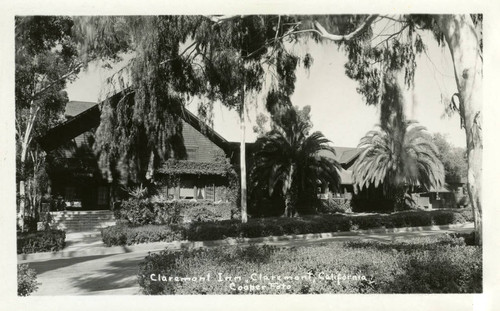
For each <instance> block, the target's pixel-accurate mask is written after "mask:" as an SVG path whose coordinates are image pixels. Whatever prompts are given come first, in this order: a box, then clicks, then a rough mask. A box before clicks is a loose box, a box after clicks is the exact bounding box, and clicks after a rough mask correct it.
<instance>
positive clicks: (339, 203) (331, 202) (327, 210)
mask: <svg viewBox="0 0 500 311" xmlns="http://www.w3.org/2000/svg"><path fill="white" fill-rule="evenodd" d="M318 212H320V213H323V214H333V213H352V206H351V200H350V199H344V198H332V197H329V198H328V200H321V202H320V203H319V205H318Z"/></svg>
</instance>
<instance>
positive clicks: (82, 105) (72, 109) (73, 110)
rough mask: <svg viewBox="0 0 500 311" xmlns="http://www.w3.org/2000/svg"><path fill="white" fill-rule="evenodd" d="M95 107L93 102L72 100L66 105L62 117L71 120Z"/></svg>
mask: <svg viewBox="0 0 500 311" xmlns="http://www.w3.org/2000/svg"><path fill="white" fill-rule="evenodd" d="M96 105H97V103H93V102H82V101H74V100H72V101H70V102H68V103H67V104H66V109H65V110H64V116H65V117H66V118H72V117H74V116H76V115H79V114H80V113H82V112H84V111H85V110H88V109H90V108H92V107H94V106H96Z"/></svg>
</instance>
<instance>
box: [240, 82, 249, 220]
mask: <svg viewBox="0 0 500 311" xmlns="http://www.w3.org/2000/svg"><path fill="white" fill-rule="evenodd" d="M245 111H246V109H245V93H244V90H242V96H241V110H240V127H241V143H240V170H241V172H240V173H241V222H242V223H246V222H247V221H248V215H247V165H246V150H245V149H246V148H245V147H246V146H245V122H246V118H245Z"/></svg>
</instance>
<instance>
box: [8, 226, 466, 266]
mask: <svg viewBox="0 0 500 311" xmlns="http://www.w3.org/2000/svg"><path fill="white" fill-rule="evenodd" d="M473 228H474V223H472V222H467V223H463V224H453V225H442V226H436V225H434V226H424V227H403V228H390V229H385V228H379V229H369V230H357V231H343V232H325V233H307V234H291V235H282V236H268V237H258V238H226V239H224V240H213V241H174V242H152V243H143V244H135V245H128V246H127V245H124V246H112V247H106V246H104V245H103V246H99V247H96V248H91V249H86V250H73V251H68V250H62V251H59V252H43V253H32V254H19V255H18V256H17V261H18V264H19V263H26V262H30V261H39V260H52V259H65V258H74V257H86V256H98V255H118V254H124V253H130V252H138V251H150V252H157V251H162V250H164V249H165V248H167V247H168V248H172V249H174V250H178V249H192V248H200V247H212V246H223V245H238V244H249V243H263V242H279V241H301V240H302V241H308V240H321V239H327V238H332V237H336V236H354V235H361V234H374V233H399V232H414V231H439V230H448V229H473Z"/></svg>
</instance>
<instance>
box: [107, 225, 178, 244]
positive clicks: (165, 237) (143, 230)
mask: <svg viewBox="0 0 500 311" xmlns="http://www.w3.org/2000/svg"><path fill="white" fill-rule="evenodd" d="M101 234H102V241H103V242H104V245H106V246H115V245H133V244H140V243H149V242H159V241H164V242H172V241H178V240H184V235H183V230H181V229H179V228H177V227H176V226H167V225H163V226H158V225H145V226H130V225H127V224H118V225H116V226H111V227H107V228H103V229H102V230H101Z"/></svg>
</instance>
